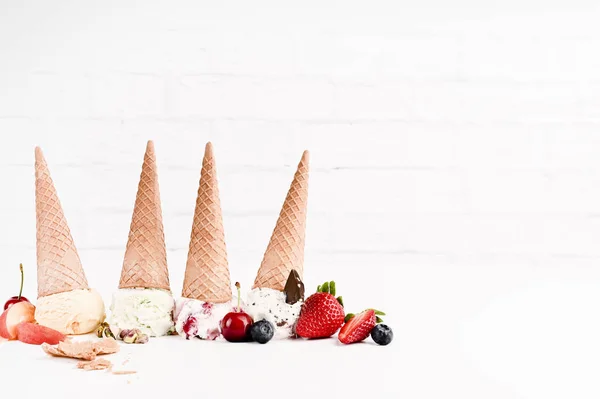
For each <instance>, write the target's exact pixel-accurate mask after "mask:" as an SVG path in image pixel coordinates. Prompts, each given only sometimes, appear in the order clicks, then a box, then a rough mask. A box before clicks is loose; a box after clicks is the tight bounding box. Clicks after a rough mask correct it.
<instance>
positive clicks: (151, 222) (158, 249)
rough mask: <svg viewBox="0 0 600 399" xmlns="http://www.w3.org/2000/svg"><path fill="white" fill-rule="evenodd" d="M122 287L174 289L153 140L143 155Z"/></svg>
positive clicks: (120, 284)
mask: <svg viewBox="0 0 600 399" xmlns="http://www.w3.org/2000/svg"><path fill="white" fill-rule="evenodd" d="M119 288H160V289H164V290H167V291H170V290H171V289H170V284H169V270H168V268H167V251H166V247H165V236H164V230H163V222H162V210H161V205H160V191H159V187H158V174H157V167H156V155H155V153H154V143H153V142H152V141H148V145H147V147H146V154H145V155H144V163H143V164H142V173H141V175H140V182H139V185H138V191H137V196H136V199H135V206H134V209H133V216H132V218H131V226H130V228H129V238H128V240H127V248H126V249H125V259H124V260H123V269H122V270H121V280H120V282H119Z"/></svg>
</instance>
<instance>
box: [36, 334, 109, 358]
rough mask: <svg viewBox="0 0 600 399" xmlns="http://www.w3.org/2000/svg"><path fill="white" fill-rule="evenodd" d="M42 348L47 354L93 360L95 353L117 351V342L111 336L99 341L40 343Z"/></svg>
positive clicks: (101, 353)
mask: <svg viewBox="0 0 600 399" xmlns="http://www.w3.org/2000/svg"><path fill="white" fill-rule="evenodd" d="M42 349H43V350H44V352H46V353H47V354H49V355H52V356H58V357H69V358H73V359H81V360H88V361H89V360H94V359H96V356H97V355H108V354H111V353H116V352H118V351H119V344H118V343H117V342H116V341H115V340H114V339H111V338H104V339H103V340H101V341H80V342H73V341H64V342H59V343H58V344H57V345H48V344H45V343H44V344H42Z"/></svg>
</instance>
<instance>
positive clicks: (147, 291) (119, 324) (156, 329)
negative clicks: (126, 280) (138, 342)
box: [108, 288, 175, 337]
mask: <svg viewBox="0 0 600 399" xmlns="http://www.w3.org/2000/svg"><path fill="white" fill-rule="evenodd" d="M174 305H175V301H174V299H173V296H172V295H171V293H169V292H167V291H165V290H161V289H155V288H126V289H119V290H117V291H116V292H115V293H114V294H113V299H112V304H111V306H110V317H109V319H108V324H109V326H110V329H111V331H112V333H113V334H115V336H118V334H119V333H120V332H121V331H122V330H125V329H134V328H137V329H139V330H140V331H141V332H142V333H143V334H146V335H148V336H150V337H160V336H163V335H167V334H168V333H169V332H170V331H172V329H173V307H174Z"/></svg>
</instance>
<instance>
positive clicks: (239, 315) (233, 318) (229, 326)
mask: <svg viewBox="0 0 600 399" xmlns="http://www.w3.org/2000/svg"><path fill="white" fill-rule="evenodd" d="M253 322H254V321H253V320H252V317H250V315H249V314H248V313H245V312H230V313H227V314H226V315H225V317H223V320H221V333H222V334H223V338H225V339H226V340H227V341H229V342H245V341H247V340H248V336H249V335H248V334H249V331H250V326H251V325H252V323H253Z"/></svg>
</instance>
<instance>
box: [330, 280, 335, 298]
mask: <svg viewBox="0 0 600 399" xmlns="http://www.w3.org/2000/svg"><path fill="white" fill-rule="evenodd" d="M329 293H330V294H331V295H333V296H335V281H330V282H329Z"/></svg>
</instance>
